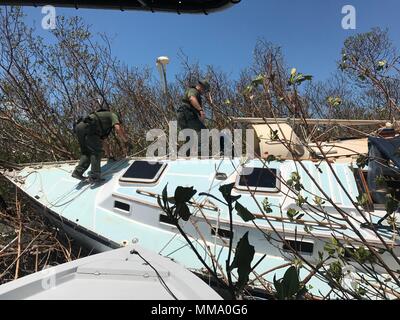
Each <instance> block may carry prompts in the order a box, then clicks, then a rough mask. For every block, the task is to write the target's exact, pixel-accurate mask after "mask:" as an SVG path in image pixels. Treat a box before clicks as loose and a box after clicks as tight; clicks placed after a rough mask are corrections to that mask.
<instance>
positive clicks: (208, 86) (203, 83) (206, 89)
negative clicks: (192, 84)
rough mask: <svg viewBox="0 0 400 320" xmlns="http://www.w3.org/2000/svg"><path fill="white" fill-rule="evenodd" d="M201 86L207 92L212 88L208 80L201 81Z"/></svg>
mask: <svg viewBox="0 0 400 320" xmlns="http://www.w3.org/2000/svg"><path fill="white" fill-rule="evenodd" d="M199 84H201V85H202V86H203V88H204V90H205V91H210V88H211V86H210V82H209V81H208V80H206V79H200V80H199Z"/></svg>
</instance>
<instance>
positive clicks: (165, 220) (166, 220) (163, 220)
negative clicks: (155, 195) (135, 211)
mask: <svg viewBox="0 0 400 320" xmlns="http://www.w3.org/2000/svg"><path fill="white" fill-rule="evenodd" d="M160 222H161V223H164V224H168V225H171V226H174V227H176V225H175V220H174V219H172V218H171V217H169V216H166V215H165V214H160Z"/></svg>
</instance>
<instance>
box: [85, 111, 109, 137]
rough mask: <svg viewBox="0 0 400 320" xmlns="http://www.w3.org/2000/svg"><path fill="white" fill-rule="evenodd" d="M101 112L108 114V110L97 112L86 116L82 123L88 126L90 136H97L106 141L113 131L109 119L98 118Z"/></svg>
mask: <svg viewBox="0 0 400 320" xmlns="http://www.w3.org/2000/svg"><path fill="white" fill-rule="evenodd" d="M101 112H110V111H108V110H99V111H96V112H93V113H91V114H90V115H88V116H87V117H86V118H85V120H84V122H85V123H87V124H88V129H89V132H90V134H95V135H98V136H99V137H100V138H101V139H106V138H107V137H108V136H109V135H110V134H111V131H112V129H113V126H112V122H111V118H110V117H104V116H100V115H99V113H101Z"/></svg>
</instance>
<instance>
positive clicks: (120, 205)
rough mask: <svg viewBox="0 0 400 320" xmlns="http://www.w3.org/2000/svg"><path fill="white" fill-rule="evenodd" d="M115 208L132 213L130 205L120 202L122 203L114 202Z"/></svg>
mask: <svg viewBox="0 0 400 320" xmlns="http://www.w3.org/2000/svg"><path fill="white" fill-rule="evenodd" d="M114 208H116V209H119V210H122V211H126V212H130V211H131V206H130V205H129V204H126V203H123V202H120V201H115V202H114Z"/></svg>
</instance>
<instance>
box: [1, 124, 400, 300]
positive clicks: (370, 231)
mask: <svg viewBox="0 0 400 320" xmlns="http://www.w3.org/2000/svg"><path fill="white" fill-rule="evenodd" d="M254 129H255V131H256V132H257V139H258V141H259V150H258V152H259V153H260V154H262V155H263V156H264V158H267V157H268V161H267V160H265V159H252V160H249V159H247V160H246V159H243V158H235V159H227V158H217V159H178V160H170V159H143V158H139V159H129V160H122V161H118V162H108V163H105V162H104V163H103V168H102V171H103V173H104V178H105V179H106V181H105V182H104V184H102V185H101V186H90V185H86V184H84V183H81V182H79V181H77V180H75V179H73V178H72V177H71V173H72V171H73V169H74V166H75V165H76V163H75V162H65V163H43V164H33V165H27V166H25V167H24V168H22V169H21V170H11V171H7V172H4V175H5V176H6V177H7V178H8V179H9V180H10V181H11V182H12V183H14V184H15V185H16V186H17V187H18V188H20V189H21V190H22V191H23V192H24V193H25V194H26V195H28V196H29V197H30V198H31V199H32V200H33V202H34V203H36V204H37V205H38V206H39V207H40V208H41V209H42V210H43V213H44V214H46V215H47V216H48V217H49V218H50V219H51V220H52V221H53V223H55V224H57V225H58V226H59V227H60V228H63V229H65V231H66V232H67V233H69V234H70V235H71V236H72V237H74V238H76V239H78V240H80V241H81V242H83V243H85V244H86V245H87V246H88V247H90V248H95V249H96V250H98V251H100V252H101V251H107V250H110V249H115V248H119V247H121V246H124V245H126V244H128V243H131V242H132V241H133V242H135V243H139V244H140V245H141V246H142V247H144V248H146V249H147V250H151V251H153V252H156V253H158V254H160V255H162V256H164V257H168V258H171V259H173V260H175V261H178V262H179V263H181V264H183V265H184V266H185V267H186V268H188V269H190V270H192V271H194V272H196V273H199V274H202V273H204V268H203V265H202V264H201V262H200V261H199V259H198V258H197V256H196V255H195V254H194V252H193V250H192V248H191V247H190V246H189V244H188V243H187V241H186V240H185V239H184V238H183V237H182V236H181V234H180V233H179V231H178V230H177V228H176V225H175V224H174V221H171V219H170V218H169V217H168V216H167V215H166V214H165V213H164V212H163V211H162V210H161V209H160V207H159V204H158V197H160V196H161V195H162V192H163V190H164V188H165V187H167V191H168V194H169V195H173V194H174V191H175V190H176V188H177V187H179V186H183V187H194V189H196V190H197V191H198V193H197V194H196V195H195V197H194V199H193V203H192V207H191V209H192V210H191V211H192V217H191V218H190V220H189V221H188V222H184V221H180V225H181V227H182V229H183V230H184V231H185V233H186V234H187V235H188V236H189V238H190V241H191V242H192V245H193V246H194V247H195V248H196V250H197V251H198V252H199V253H200V254H201V256H203V257H204V260H206V261H207V262H208V263H210V265H211V264H212V262H217V265H218V266H219V268H220V269H221V270H224V265H225V261H226V259H227V257H228V251H229V250H228V247H229V246H228V242H229V239H230V238H231V237H232V239H233V242H234V246H233V247H234V248H235V247H236V244H237V243H238V241H239V240H240V239H241V238H242V237H243V236H244V235H245V234H246V233H248V235H249V236H248V239H249V243H250V244H251V245H252V246H254V248H255V257H254V261H261V262H260V263H259V264H258V265H257V267H256V268H255V270H253V272H252V273H251V275H250V279H251V282H252V285H254V286H255V287H260V288H265V287H266V286H269V285H271V284H272V283H273V279H274V276H275V277H276V278H277V279H279V278H281V277H283V276H284V274H285V271H286V270H287V268H288V264H290V263H293V262H294V261H295V260H296V259H295V257H294V255H293V254H292V253H293V251H292V250H293V248H294V249H296V250H297V251H298V252H299V254H300V255H301V256H302V258H303V259H304V261H303V265H304V266H303V268H301V271H300V277H301V278H305V277H307V276H308V275H309V274H310V272H311V271H312V269H310V268H309V267H308V265H307V264H308V263H309V264H310V265H314V266H315V265H317V264H318V263H319V262H320V261H321V259H325V257H326V255H327V252H326V251H327V250H326V245H327V244H329V243H332V239H335V241H340V242H341V243H344V244H345V245H346V246H348V250H346V252H348V251H349V252H354V251H356V250H357V249H358V248H360V247H364V246H365V244H368V248H367V250H364V252H365V251H367V252H368V250H369V249H373V250H377V252H378V251H379V257H380V259H382V261H384V262H385V264H386V265H387V266H388V268H383V267H381V264H380V265H375V264H374V262H371V263H370V264H369V262H368V261H367V262H365V263H360V261H359V260H358V261H355V260H354V261H353V260H352V255H351V254H350V255H349V257H348V261H349V263H348V265H346V273H345V274H346V276H345V277H344V278H343V279H342V281H343V285H344V286H347V287H348V288H349V289H350V290H354V288H357V287H358V286H361V284H360V283H361V282H362V281H364V280H362V279H365V278H366V277H367V276H365V272H366V273H368V270H371V267H372V268H373V270H374V272H376V274H377V277H379V279H381V280H382V281H383V282H384V283H385V289H384V291H385V292H384V293H383V295H386V294H387V295H388V297H393V296H396V292H398V291H396V290H398V285H397V283H396V280H393V277H389V276H388V272H389V271H390V270H399V263H398V261H399V260H398V257H400V250H399V244H400V242H399V238H398V226H396V225H395V226H393V225H392V224H388V222H387V221H386V218H387V217H388V212H387V210H386V209H385V205H384V204H382V203H374V199H373V197H372V196H371V195H372V192H371V191H370V190H369V185H368V179H367V176H368V174H371V173H370V172H368V167H365V168H362V167H358V166H357V164H356V162H357V159H358V157H359V156H360V154H365V155H368V150H369V149H368V139H359V140H356V141H351V140H348V141H338V142H337V143H325V144H323V145H321V144H315V145H311V146H310V145H307V146H305V145H304V143H302V142H301V141H300V139H298V137H297V136H296V134H295V133H294V131H293V130H292V128H291V127H290V125H288V124H286V123H271V124H267V125H265V124H264V125H262V124H254ZM275 129H276V130H275ZM276 131H279V135H280V136H281V137H280V139H279V140H280V141H277V139H276ZM272 135H274V137H272ZM282 140H284V141H283V142H286V143H288V144H290V145H291V146H292V149H294V150H295V152H296V153H297V156H296V157H297V158H298V159H293V153H294V152H293V151H292V152H290V153H288V151H287V147H286V146H284V144H285V143H282ZM377 145H380V143H379V141H378V142H377ZM354 148H356V150H355V151H354ZM319 152H320V153H322V154H327V156H326V157H325V158H319V157H318V153H319ZM270 156H274V159H272V158H270ZM389 156H393V154H391V155H389ZM299 159H300V160H299ZM294 173H295V175H294ZM372 174H376V173H374V172H372ZM294 177H296V179H297V182H299V185H301V188H300V189H299V190H300V191H299V192H298V193H296V192H294V191H293V188H291V187H290V186H288V181H290V180H292V182H291V183H292V184H293V179H294ZM373 180H375V179H373ZM392 182H393V183H394V184H396V180H394V181H392ZM228 184H233V185H234V188H233V191H232V192H233V194H232V195H233V196H241V198H240V203H241V204H242V205H243V206H244V207H246V208H247V209H248V211H250V212H251V213H252V214H253V215H254V217H255V220H253V221H248V222H244V221H243V219H242V218H241V217H240V216H239V215H234V216H233V221H232V223H233V233H232V232H231V231H230V220H229V212H228V210H227V208H225V207H224V206H220V205H219V204H218V203H217V202H216V201H215V200H214V199H213V197H216V198H221V193H220V192H219V189H220V187H221V186H224V185H228ZM399 186H400V184H399ZM200 192H203V193H207V194H209V195H212V197H209V196H206V195H200ZM364 195H366V196H367V201H366V203H363V206H364V207H362V206H361V205H360V204H359V202H360V201H359V199H360V197H362V196H364ZM266 199H267V200H268V208H267V210H264V209H265V208H263V204H265V200H266ZM299 199H303V201H302V202H303V203H300V201H299ZM304 199H305V201H304ZM307 199H308V200H307ZM366 204H369V205H370V206H369V207H367V208H366V207H365V206H366ZM316 207H317V209H318V208H319V209H318V210H316ZM288 213H291V214H292V215H293V213H296V216H295V217H293V216H290V215H289V214H288ZM391 217H394V218H396V219H398V218H399V215H398V213H396V210H393V212H391ZM397 221H398V220H397ZM282 239H284V240H285V241H284V242H283V241H282ZM388 247H389V248H390V250H388ZM265 255H266V257H265V258H264V259H263V257H264V256H265ZM331 261H332V260H326V261H325V262H326V264H327V267H326V268H325V269H324V272H326V270H327V269H328V268H329V263H330V262H331ZM389 269H390V270H389ZM394 272H397V271H394ZM392 275H393V274H392ZM368 279H369V278H368ZM368 281H370V282H371V281H374V279H369V280H368ZM307 285H308V286H309V290H310V292H311V293H313V294H315V295H318V296H321V295H325V294H328V293H330V292H332V288H331V286H330V285H329V284H328V281H327V280H326V278H324V277H323V276H321V274H319V273H317V274H315V275H314V276H312V277H311V279H310V280H309V282H308V283H307ZM393 288H395V289H393ZM396 288H397V289H396ZM336 294H337V296H338V297H341V298H346V297H347V296H346V293H343V292H339V293H336Z"/></svg>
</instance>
